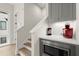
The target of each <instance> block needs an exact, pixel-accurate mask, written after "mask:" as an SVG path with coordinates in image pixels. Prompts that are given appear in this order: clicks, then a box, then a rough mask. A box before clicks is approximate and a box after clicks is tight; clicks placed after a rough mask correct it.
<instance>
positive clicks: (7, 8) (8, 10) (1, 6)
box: [0, 3, 14, 43]
mask: <svg viewBox="0 0 79 59" xmlns="http://www.w3.org/2000/svg"><path fill="white" fill-rule="evenodd" d="M0 11H3V12H6V13H8V16H9V20H8V22H9V42H10V43H13V41H14V17H13V15H14V14H13V13H14V12H13V11H14V9H13V6H12V5H10V4H7V3H1V4H0Z"/></svg>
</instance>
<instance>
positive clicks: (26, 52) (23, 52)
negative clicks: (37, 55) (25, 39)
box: [19, 47, 31, 56]
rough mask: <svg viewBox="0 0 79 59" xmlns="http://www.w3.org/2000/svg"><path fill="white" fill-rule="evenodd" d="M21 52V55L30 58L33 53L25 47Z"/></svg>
mask: <svg viewBox="0 0 79 59" xmlns="http://www.w3.org/2000/svg"><path fill="white" fill-rule="evenodd" d="M19 52H20V53H21V55H22V56H30V55H31V51H29V50H28V49H27V48H25V47H23V48H21V49H19Z"/></svg>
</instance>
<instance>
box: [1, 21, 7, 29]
mask: <svg viewBox="0 0 79 59" xmlns="http://www.w3.org/2000/svg"><path fill="white" fill-rule="evenodd" d="M0 30H6V21H0Z"/></svg>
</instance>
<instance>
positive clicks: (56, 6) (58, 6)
mask: <svg viewBox="0 0 79 59" xmlns="http://www.w3.org/2000/svg"><path fill="white" fill-rule="evenodd" d="M48 15H49V16H48V18H49V21H50V22H51V23H53V22H60V21H69V20H76V4H75V3H51V4H48Z"/></svg>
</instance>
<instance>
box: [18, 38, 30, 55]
mask: <svg viewBox="0 0 79 59" xmlns="http://www.w3.org/2000/svg"><path fill="white" fill-rule="evenodd" d="M18 55H19V56H31V39H28V40H27V42H26V43H24V47H23V48H21V49H19V54H18Z"/></svg>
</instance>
